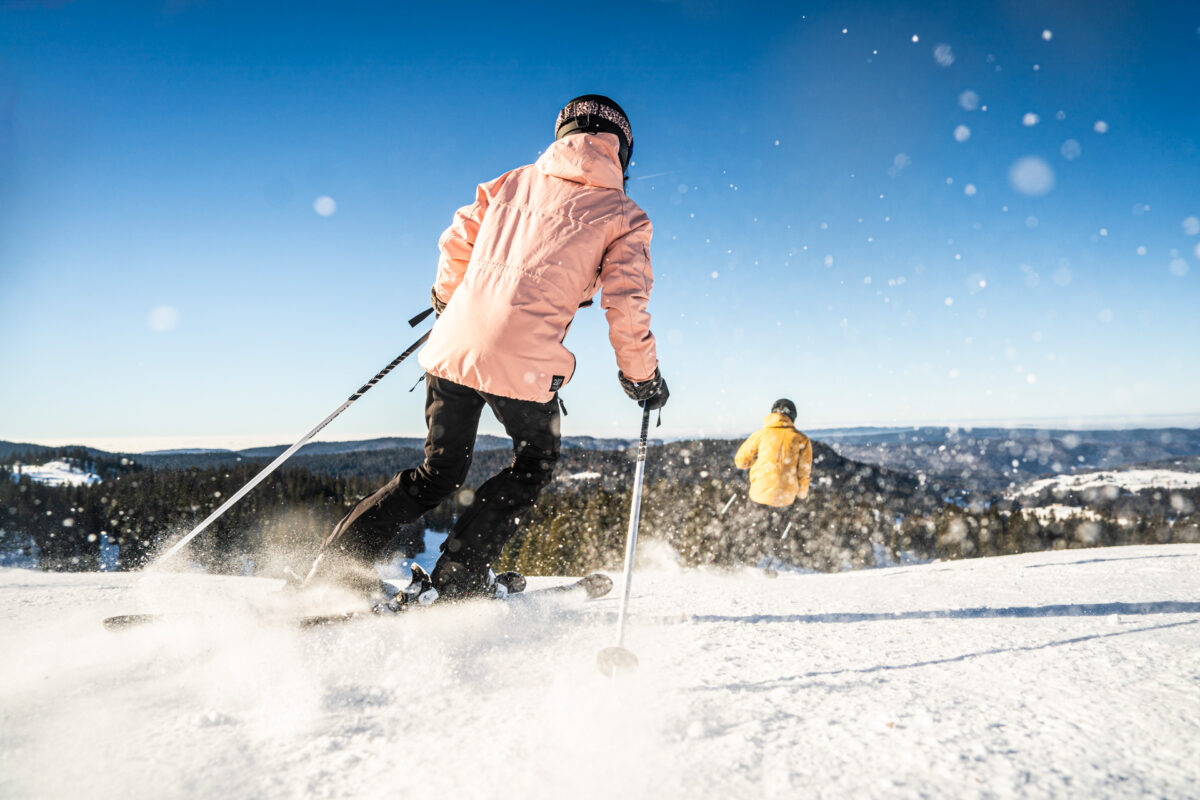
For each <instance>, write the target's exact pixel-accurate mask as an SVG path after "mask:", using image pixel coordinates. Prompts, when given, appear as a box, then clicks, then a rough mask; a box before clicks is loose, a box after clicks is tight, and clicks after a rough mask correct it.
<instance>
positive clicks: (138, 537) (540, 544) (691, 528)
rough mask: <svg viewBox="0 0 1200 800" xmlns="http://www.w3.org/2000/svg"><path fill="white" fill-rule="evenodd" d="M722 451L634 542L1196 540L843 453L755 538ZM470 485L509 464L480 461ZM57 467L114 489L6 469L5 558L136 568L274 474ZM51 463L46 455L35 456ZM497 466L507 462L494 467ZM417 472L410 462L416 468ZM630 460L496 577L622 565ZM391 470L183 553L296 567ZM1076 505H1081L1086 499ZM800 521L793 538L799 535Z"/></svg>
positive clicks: (826, 456) (649, 508)
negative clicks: (954, 495) (949, 488)
mask: <svg viewBox="0 0 1200 800" xmlns="http://www.w3.org/2000/svg"><path fill="white" fill-rule="evenodd" d="M734 447H736V442H735V443H733V444H732V445H731V444H730V443H729V442H727V441H721V440H708V441H696V442H680V443H671V444H668V445H660V446H657V447H652V448H651V452H650V457H649V463H650V464H653V465H655V466H654V468H653V469H648V470H647V482H646V487H645V493H644V496H643V500H642V518H641V528H640V532H639V540H640V541H658V542H662V543H664V544H666V545H667V546H669V548H670V551H671V552H673V553H674V554H675V556H676V557H677V558H678V560H679V562H680V563H681V564H682V565H684V566H700V565H712V566H736V565H739V564H760V563H763V562H764V560H765V559H768V558H769V559H772V560H773V562H774V563H784V564H791V565H794V566H797V567H803V568H807V569H813V570H820V571H838V570H843V569H852V568H858V567H863V566H872V565H878V564H886V563H896V562H899V561H901V560H903V559H906V558H917V559H932V558H966V557H975V556H987V555H1005V554H1012V553H1020V552H1029V551H1033V550H1046V549H1055V548H1072V547H1092V546H1101V545H1113V544H1145V543H1158V542H1178V541H1193V542H1195V541H1200V530H1198V527H1200V517H1198V515H1197V513H1196V511H1195V509H1196V508H1197V506H1200V489H1191V490H1175V491H1172V492H1167V493H1164V492H1158V497H1157V499H1156V498H1155V496H1154V493H1153V492H1150V493H1147V492H1142V493H1130V492H1119V493H1116V494H1114V495H1112V496H1111V497H1110V496H1108V495H1105V496H1104V497H1102V498H1099V500H1097V498H1092V500H1093V501H1096V502H1093V503H1092V506H1091V507H1090V508H1089V513H1088V514H1087V515H1086V516H1083V517H1072V518H1067V519H1054V518H1053V517H1051V516H1048V515H1047V514H1046V513H1045V512H1038V511H1035V510H1033V509H1026V508H1022V507H1021V506H1020V505H1019V504H1017V503H1014V502H1011V501H1000V502H990V503H974V504H970V505H963V504H961V503H956V502H947V501H946V498H945V496H944V493H942V490H941V487H929V486H922V485H920V483H919V481H917V480H916V479H915V478H913V477H912V476H909V475H906V474H904V473H897V472H892V471H889V470H886V469H882V468H879V467H871V466H869V465H864V464H859V463H858V462H853V461H849V460H847V459H842V458H840V457H838V456H836V454H833V453H832V451H830V450H828V449H827V448H823V447H821V446H820V445H819V444H818V445H817V446H815V448H814V450H815V457H814V462H815V465H816V472H815V474H814V482H813V486H812V493H811V495H810V497H809V499H808V501H806V502H798V503H796V504H794V505H793V506H792V508H791V509H790V511H789V514H788V516H787V518H786V519H785V521H784V522H783V523H781V526H782V527H784V528H785V529H786V535H785V531H784V530H760V529H752V527H751V526H750V524H749V516H748V515H749V508H748V506H747V503H748V501H747V500H746V497H745V490H746V478H745V473H741V472H739V471H738V470H736V469H734V468H733V467H732V463H731V459H732V450H733V448H734ZM479 455H480V456H481V457H480V458H477V463H476V464H475V465H474V466H473V468H472V473H471V475H470V476H469V477H468V483H467V485H468V486H476V485H478V482H479V481H481V480H482V479H483V478H485V477H486V476H487V475H488V474H490V473H491V472H494V471H496V470H497V469H499V468H500V467H501V466H503V465H504V464H506V463H507V461H508V460H509V459H511V453H506V452H504V451H484V452H482V453H480V454H479ZM59 457H60V458H63V459H65V460H69V461H72V462H73V463H76V464H78V465H79V466H80V467H83V468H86V469H89V470H91V471H93V472H95V473H97V474H99V475H101V477H102V480H101V481H100V482H98V483H94V484H91V485H80V486H62V487H52V486H47V485H44V484H40V483H36V482H34V481H32V480H31V479H30V478H29V476H27V475H20V474H17V472H16V471H15V470H14V469H13V468H12V467H11V466H6V467H0V555H4V554H5V553H7V554H8V556H9V558H10V560H11V558H12V557H13V556H19V555H24V556H25V557H26V559H31V558H34V557H36V563H37V565H38V566H39V567H41V568H43V569H49V570H95V569H98V568H99V567H100V565H101V557H102V545H104V544H105V543H107V544H108V545H116V547H117V548H118V550H117V552H118V554H119V555H118V557H117V559H116V560H115V564H113V565H112V566H114V567H115V568H116V569H123V570H128V569H137V568H140V567H142V566H144V565H145V564H146V563H147V562H149V561H152V560H153V559H154V558H155V557H156V556H157V555H158V554H159V553H161V552H162V551H163V550H165V549H166V548H167V547H168V546H170V544H171V543H172V542H174V541H176V540H177V539H178V538H179V537H180V536H182V535H184V534H186V533H187V532H188V531H190V530H191V529H193V528H194V527H195V526H196V525H197V524H198V523H199V522H201V521H202V520H203V519H205V518H206V517H207V516H208V514H209V513H211V512H212V511H213V510H214V509H215V508H217V507H218V506H219V505H220V504H221V503H223V502H224V501H225V500H226V499H227V498H228V497H229V496H230V495H232V494H233V493H235V492H237V491H238V490H239V489H240V488H241V487H242V486H244V485H245V484H246V483H247V482H248V481H249V480H250V479H251V478H252V477H254V475H255V474H257V472H258V471H259V470H260V469H261V468H262V465H261V464H259V463H238V464H235V465H226V466H221V467H210V468H196V467H190V468H183V469H153V468H150V467H147V466H146V465H144V464H140V463H138V462H137V460H136V459H131V458H117V457H114V458H111V459H107V460H104V459H97V457H96V456H95V454H94V453H87V452H84V451H63V452H62V453H60V454H59ZM37 458H38V459H39V460H46V459H47V458H48V456H47V455H46V454H45V453H39V454H38V455H37ZM492 462H495V463H492ZM410 463H411V462H410ZM631 475H632V459H631V456H630V454H629V453H627V452H625V451H621V450H616V451H573V452H571V453H569V454H568V453H564V459H563V463H561V464H560V465H559V469H558V472H557V473H556V476H557V479H556V480H555V482H554V483H553V484H551V486H550V487H549V488H548V489H547V490H546V492H544V493H543V495H542V497H541V498H540V499H539V501H538V503H537V505H536V506H535V507H534V508H533V509H532V510H531V511H530V513H529V515H528V518H527V519H525V520H522V521H521V525H520V530H521V533H520V534H519V535H518V536H517V537H515V538H514V539H513V540H512V541H511V542H509V544H508V546H507V547H506V548H505V550H504V552H503V553H502V555H501V558H500V561H499V563H498V565H497V568H498V569H517V570H520V571H521V572H524V573H526V574H531V575H536V574H556V575H566V574H582V573H585V572H589V571H592V570H597V569H609V570H613V569H619V568H620V567H621V562H622V558H623V550H624V544H625V536H626V525H627V522H628V514H629V503H630V488H629V482H630V477H631ZM385 477H386V476H384V475H373V476H361V475H349V476H341V475H336V474H328V473H325V472H316V471H312V470H310V469H306V468H299V467H296V468H287V467H285V468H282V469H280V470H278V471H277V472H275V473H273V474H272V475H271V476H270V477H268V478H267V479H266V480H265V481H264V482H263V483H262V484H260V485H259V486H258V487H256V488H255V489H254V490H253V491H252V492H250V493H249V494H248V495H247V496H246V497H245V498H244V499H242V500H241V501H240V502H239V503H238V504H237V505H235V506H234V507H233V508H232V509H231V510H230V511H228V512H227V513H226V514H225V515H224V516H222V517H221V518H220V519H218V520H217V521H216V522H215V523H214V524H213V525H212V526H211V527H210V528H208V529H207V530H206V531H205V532H204V533H202V534H201V535H200V536H198V537H197V538H196V540H195V541H194V542H193V543H192V544H191V545H189V548H188V551H187V553H188V556H187V557H188V558H190V559H191V560H193V561H195V562H197V563H199V564H200V565H202V566H203V567H204V568H205V569H207V570H209V571H212V572H220V573H235V574H236V573H247V572H254V573H256V574H263V575H269V576H275V577H277V576H279V575H282V574H283V570H284V569H285V568H287V567H290V568H292V569H295V570H297V571H299V570H302V569H303V568H304V567H305V566H306V565H307V564H308V563H309V562H310V561H311V559H312V557H313V554H314V553H315V552H316V550H317V548H318V547H319V546H320V543H321V541H322V540H323V539H324V537H325V536H326V535H328V533H329V531H330V530H331V529H332V527H333V526H334V525H335V524H336V522H337V521H338V520H339V519H340V518H341V517H342V516H344V515H345V514H346V512H347V511H348V510H349V509H350V508H352V507H353V505H354V504H355V503H356V502H357V501H358V499H360V498H361V497H364V496H366V495H367V494H369V493H370V492H372V491H373V490H374V489H375V488H377V487H378V486H379V484H380V483H381V482H382V481H383V479H384V478H385ZM468 499H469V492H463V493H459V494H457V495H454V496H451V497H450V498H447V500H446V501H445V502H444V503H443V504H442V505H441V506H439V507H438V508H437V509H434V510H433V511H431V512H430V513H429V514H427V515H426V516H425V517H424V518H422V520H421V521H420V522H419V523H418V524H416V525H412V526H408V527H406V528H405V529H403V530H401V531H398V538H397V547H398V549H399V550H401V551H403V552H406V553H408V554H409V555H415V554H417V553H419V552H420V551H421V550H422V549H423V541H422V539H423V531H424V530H425V529H426V528H428V529H431V530H441V531H445V530H449V528H450V527H451V525H452V524H453V521H454V519H455V518H456V516H457V514H458V513H459V512H460V511H461V510H462V505H461V504H462V503H463V502H466V501H467V500H468ZM1070 499H1078V500H1079V501H1080V503H1081V504H1083V503H1085V502H1086V498H1070ZM788 523H790V527H788Z"/></svg>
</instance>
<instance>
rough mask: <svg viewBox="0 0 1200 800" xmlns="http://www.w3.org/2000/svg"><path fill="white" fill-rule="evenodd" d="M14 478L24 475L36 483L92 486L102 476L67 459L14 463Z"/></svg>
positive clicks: (17, 478)
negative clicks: (37, 462)
mask: <svg viewBox="0 0 1200 800" xmlns="http://www.w3.org/2000/svg"><path fill="white" fill-rule="evenodd" d="M11 469H12V478H13V480H19V479H20V478H21V477H22V476H25V477H27V478H29V479H30V480H31V481H33V482H34V483H44V484H46V485H47V486H91V485H92V484H93V483H99V482H100V476H99V475H95V474H93V473H91V472H88V471H87V470H83V469H80V468H79V467H77V466H75V465H74V464H71V463H68V462H66V461H47V462H46V463H45V464H14V465H13V466H12V468H11Z"/></svg>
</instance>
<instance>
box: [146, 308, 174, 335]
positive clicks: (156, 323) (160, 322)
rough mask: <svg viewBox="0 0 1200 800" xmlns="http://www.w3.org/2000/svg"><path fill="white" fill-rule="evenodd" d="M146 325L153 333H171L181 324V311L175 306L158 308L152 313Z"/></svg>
mask: <svg viewBox="0 0 1200 800" xmlns="http://www.w3.org/2000/svg"><path fill="white" fill-rule="evenodd" d="M146 324H148V325H149V326H150V330H152V331H158V332H159V333H162V332H163V331H169V330H171V329H172V328H174V327H175V326H176V325H178V324H179V310H178V309H177V308H175V306H158V307H156V308H155V309H154V310H152V311H151V312H150V316H149V317H148V318H147V320H146Z"/></svg>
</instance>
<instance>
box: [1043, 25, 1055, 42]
mask: <svg viewBox="0 0 1200 800" xmlns="http://www.w3.org/2000/svg"><path fill="white" fill-rule="evenodd" d="M1053 38H1054V34H1053V33H1051V32H1050V29H1049V28H1047V29H1046V30H1044V31H1042V39H1044V40H1045V41H1047V42H1048V41H1050V40H1051V39H1053Z"/></svg>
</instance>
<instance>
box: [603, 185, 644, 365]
mask: <svg viewBox="0 0 1200 800" xmlns="http://www.w3.org/2000/svg"><path fill="white" fill-rule="evenodd" d="M635 208H636V207H635ZM631 221H632V227H631V228H630V230H629V231H628V232H627V233H625V234H624V235H623V236H621V237H620V238H618V239H615V240H614V241H613V242H612V243H611V244H609V246H608V249H607V250H605V252H604V259H603V261H601V262H600V283H601V285H602V286H603V287H604V290H603V293H602V294H601V297H600V307H601V308H603V309H604V316H605V318H606V319H607V320H608V340H609V342H611V343H612V347H613V351H614V352H615V353H616V356H617V367H618V369H620V370H621V372H622V373H623V374H624V375H625V377H626V378H628V379H629V380H631V381H633V382H634V383H639V382H641V381H644V380H649V379H650V378H652V377H653V376H654V370H655V369H657V368H658V354H657V351H656V348H655V343H654V334H653V333H651V332H650V312H649V311H647V310H646V306H647V305H648V304H649V302H650V289H651V288H652V287H653V286H654V273H653V272H652V271H651V269H650V236H651V234H652V233H653V228H652V226H651V225H650V218H649V217H647V216H646V214H645V212H643V211H642V210H641V209H636V213H635V214H634V215H633V218H632V220H631Z"/></svg>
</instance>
